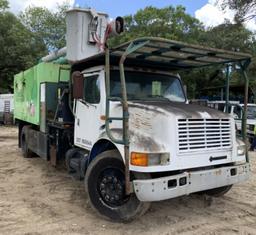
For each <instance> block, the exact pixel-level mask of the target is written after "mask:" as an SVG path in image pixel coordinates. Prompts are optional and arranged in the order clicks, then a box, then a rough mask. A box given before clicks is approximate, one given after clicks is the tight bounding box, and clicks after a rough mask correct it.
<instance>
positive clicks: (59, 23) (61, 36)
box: [19, 3, 70, 51]
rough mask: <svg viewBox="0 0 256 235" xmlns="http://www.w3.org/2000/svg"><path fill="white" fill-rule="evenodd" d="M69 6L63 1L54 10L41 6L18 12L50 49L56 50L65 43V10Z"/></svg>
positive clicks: (22, 19)
mask: <svg viewBox="0 0 256 235" xmlns="http://www.w3.org/2000/svg"><path fill="white" fill-rule="evenodd" d="M69 7H70V5H69V4H68V3H64V4H63V5H59V6H58V8H57V11H56V12H52V11H50V10H49V9H47V8H43V7H28V8H27V9H25V11H24V12H21V13H20V15H19V19H20V20H21V22H22V23H23V24H24V25H25V26H26V27H27V28H28V29H29V30H30V31H31V32H33V33H35V34H36V35H37V37H38V38H41V39H42V40H43V41H44V43H45V44H46V46H47V48H48V49H49V50H50V51H51V50H56V49H60V48H62V47H64V46H65V45H66V41H65V34H66V21H65V15H66V14H65V12H66V10H67V9H68V8H69Z"/></svg>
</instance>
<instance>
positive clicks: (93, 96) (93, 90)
mask: <svg viewBox="0 0 256 235" xmlns="http://www.w3.org/2000/svg"><path fill="white" fill-rule="evenodd" d="M98 77H99V76H98V75H93V76H89V77H85V78H84V100H85V101H86V102H88V103H90V104H98V103H99V102H100V81H99V79H98Z"/></svg>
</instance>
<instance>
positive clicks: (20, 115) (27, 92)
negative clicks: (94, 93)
mask: <svg viewBox="0 0 256 235" xmlns="http://www.w3.org/2000/svg"><path fill="white" fill-rule="evenodd" d="M69 78H70V65H61V64H56V63H40V64H38V65H36V66H34V67H32V68H30V69H28V70H26V71H23V72H20V73H19V74H17V75H15V77H14V118H15V119H19V120H22V121H25V122H28V123H31V124H34V125H40V117H41V106H40V86H41V84H42V83H54V84H58V83H60V82H68V81H69ZM55 93H56V92H55ZM56 96H57V94H56Z"/></svg>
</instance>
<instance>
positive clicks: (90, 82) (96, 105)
mask: <svg viewBox="0 0 256 235" xmlns="http://www.w3.org/2000/svg"><path fill="white" fill-rule="evenodd" d="M83 77H84V82H83V98H82V99H79V100H76V106H75V139H74V142H75V145H76V146H79V147H82V148H85V149H88V150H90V149H91V148H92V146H93V144H94V143H95V142H96V140H97V139H98V138H99V134H100V127H101V126H102V122H103V121H102V120H101V119H100V116H101V115H102V113H104V104H105V102H104V99H103V98H102V97H103V94H105V93H103V92H104V91H105V90H104V72H103V71H99V72H90V73H84V74H83Z"/></svg>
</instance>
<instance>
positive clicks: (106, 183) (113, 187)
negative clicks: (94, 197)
mask: <svg viewBox="0 0 256 235" xmlns="http://www.w3.org/2000/svg"><path fill="white" fill-rule="evenodd" d="M97 189H98V193H99V195H100V197H101V199H102V200H103V201H104V202H105V203H106V204H107V205H108V206H111V207H117V206H121V205H123V204H124V203H125V202H126V201H127V200H128V199H129V196H127V195H125V178H124V173H123V171H121V170H120V169H117V168H107V169H104V170H103V171H102V172H101V173H100V177H99V178H98V182H97Z"/></svg>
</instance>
